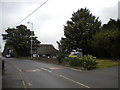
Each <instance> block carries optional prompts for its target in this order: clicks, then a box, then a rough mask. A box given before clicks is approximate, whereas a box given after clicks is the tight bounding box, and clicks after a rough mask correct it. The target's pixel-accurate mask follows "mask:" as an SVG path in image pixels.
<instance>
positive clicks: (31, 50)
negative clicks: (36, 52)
mask: <svg viewBox="0 0 120 90" xmlns="http://www.w3.org/2000/svg"><path fill="white" fill-rule="evenodd" d="M27 23H28V24H31V59H32V57H33V55H32V48H33V47H32V46H33V33H32V31H33V23H32V22H27Z"/></svg>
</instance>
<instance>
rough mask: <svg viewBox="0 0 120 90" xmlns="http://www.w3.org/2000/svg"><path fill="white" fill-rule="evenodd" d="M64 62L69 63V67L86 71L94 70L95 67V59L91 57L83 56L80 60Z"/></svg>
mask: <svg viewBox="0 0 120 90" xmlns="http://www.w3.org/2000/svg"><path fill="white" fill-rule="evenodd" d="M66 61H67V62H69V65H70V66H75V67H78V66H80V67H83V68H85V69H87V70H91V69H94V68H96V65H97V61H96V57H93V56H92V55H84V56H83V57H82V58H78V57H76V58H68V59H66Z"/></svg>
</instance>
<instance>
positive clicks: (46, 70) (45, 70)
mask: <svg viewBox="0 0 120 90" xmlns="http://www.w3.org/2000/svg"><path fill="white" fill-rule="evenodd" d="M40 69H42V70H45V71H48V72H52V71H50V70H48V69H45V68H40Z"/></svg>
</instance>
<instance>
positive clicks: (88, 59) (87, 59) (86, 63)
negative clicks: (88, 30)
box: [81, 54, 97, 70]
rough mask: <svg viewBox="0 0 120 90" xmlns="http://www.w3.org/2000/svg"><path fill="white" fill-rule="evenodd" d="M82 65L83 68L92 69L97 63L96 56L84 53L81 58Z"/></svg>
mask: <svg viewBox="0 0 120 90" xmlns="http://www.w3.org/2000/svg"><path fill="white" fill-rule="evenodd" d="M81 60H82V67H84V68H85V69H88V70H91V69H94V68H95V67H96V65H97V61H96V57H93V56H92V55H89V54H88V55H84V56H83V57H82V58H81Z"/></svg>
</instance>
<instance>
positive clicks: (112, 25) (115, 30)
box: [91, 19, 120, 59]
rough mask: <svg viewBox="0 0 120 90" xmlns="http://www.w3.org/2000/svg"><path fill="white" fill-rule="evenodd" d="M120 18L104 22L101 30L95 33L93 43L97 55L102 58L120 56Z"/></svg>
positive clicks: (116, 57)
mask: <svg viewBox="0 0 120 90" xmlns="http://www.w3.org/2000/svg"><path fill="white" fill-rule="evenodd" d="M118 24H119V25H120V20H117V21H115V20H113V19H110V21H109V22H108V23H107V24H104V25H103V27H102V29H101V31H100V32H98V33H96V34H95V35H93V40H92V41H91V42H92V43H91V45H92V48H93V50H94V51H95V53H96V55H97V56H98V57H101V58H115V59H118V58H120V26H118Z"/></svg>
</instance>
